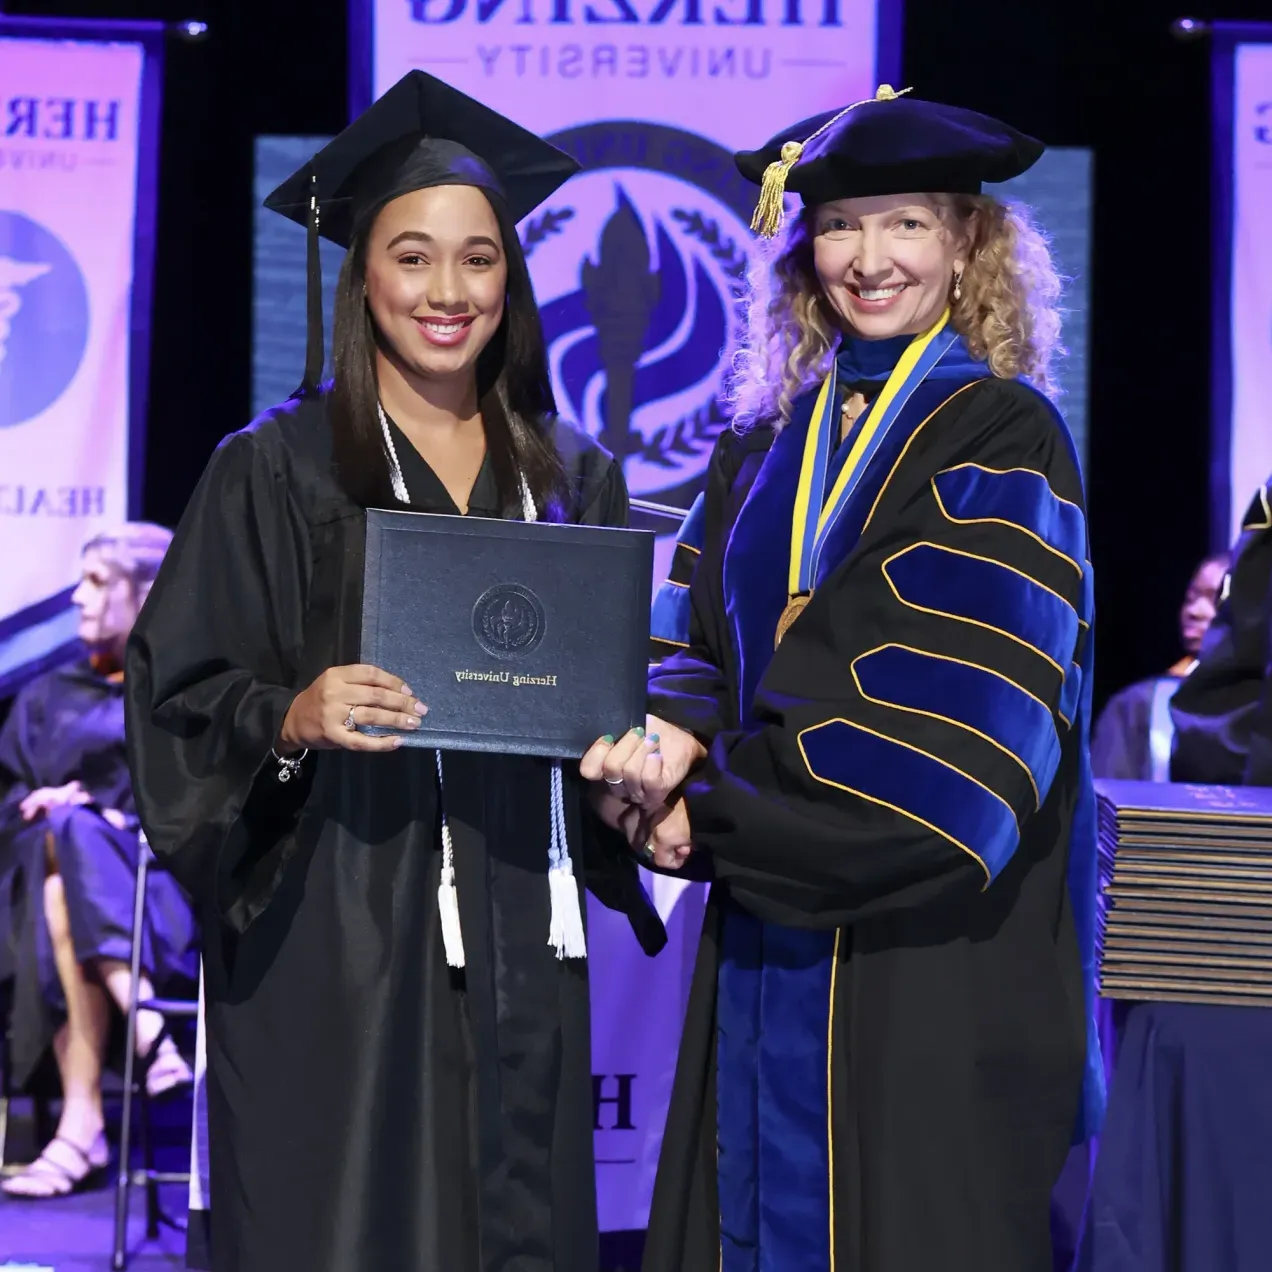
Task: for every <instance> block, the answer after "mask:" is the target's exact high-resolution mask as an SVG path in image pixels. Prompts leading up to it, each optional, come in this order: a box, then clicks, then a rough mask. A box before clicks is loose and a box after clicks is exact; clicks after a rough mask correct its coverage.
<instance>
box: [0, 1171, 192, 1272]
mask: <svg viewBox="0 0 1272 1272" xmlns="http://www.w3.org/2000/svg"><path fill="white" fill-rule="evenodd" d="M161 1193H162V1196H163V1202H164V1205H165V1207H166V1208H167V1209H168V1210H169V1212H170V1213H173V1214H177V1215H179V1216H180V1217H182V1219H183V1221H184V1214H185V1190H184V1189H183V1188H178V1187H171V1188H164V1189H162V1190H161ZM144 1210H145V1203H144V1200H143V1198H142V1197H141V1196H140V1195H138V1194H136V1193H134V1195H133V1206H132V1223H131V1226H130V1229H129V1233H128V1248H129V1250H130V1251H132V1252H133V1257H132V1258H130V1259H129V1262H128V1267H129V1268H130V1269H132V1270H134V1272H160V1270H161V1269H162V1272H172V1270H173V1269H176V1268H183V1267H184V1266H185V1234H184V1233H181V1232H173V1231H172V1230H171V1229H170V1228H161V1229H160V1237H159V1240H158V1241H157V1242H147V1241H146V1240H145V1226H146V1225H145V1215H144ZM114 1224H115V1207H114V1192H113V1190H112V1189H109V1188H108V1189H105V1190H103V1191H101V1192H92V1193H84V1194H81V1195H80V1196H78V1197H66V1198H63V1199H61V1200H59V1201H53V1202H48V1201H46V1202H30V1201H27V1202H17V1201H10V1200H8V1199H7V1198H4V1197H0V1272H3V1269H4V1268H5V1266H6V1263H5V1261H6V1260H7V1261H8V1262H9V1263H17V1264H24V1263H25V1264H34V1265H35V1266H36V1267H40V1268H51V1269H55V1272H107V1270H108V1269H109V1268H110V1252H111V1243H112V1241H113V1239H114V1231H115V1228H114Z"/></svg>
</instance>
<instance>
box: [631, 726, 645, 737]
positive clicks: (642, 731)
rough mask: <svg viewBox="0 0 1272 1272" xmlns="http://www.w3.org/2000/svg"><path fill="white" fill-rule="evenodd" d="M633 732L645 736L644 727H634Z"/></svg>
mask: <svg viewBox="0 0 1272 1272" xmlns="http://www.w3.org/2000/svg"><path fill="white" fill-rule="evenodd" d="M632 732H633V733H635V734H636V736H637V737H638V738H643V737H644V736H645V730H644V729H639V728H638V729H633V730H632Z"/></svg>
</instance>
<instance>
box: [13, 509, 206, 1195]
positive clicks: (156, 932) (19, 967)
mask: <svg viewBox="0 0 1272 1272" xmlns="http://www.w3.org/2000/svg"><path fill="white" fill-rule="evenodd" d="M171 537H172V536H171V534H170V533H169V531H167V530H165V529H163V528H162V527H160V526H152V525H146V524H131V525H125V526H123V527H122V528H121V529H120V530H119V531H117V532H116V533H114V534H110V535H99V536H98V537H96V538H94V539H92V540H91V541H90V542H89V543H88V544H86V545H85V547H84V550H83V559H82V577H81V579H80V583H79V586H78V587H77V588H76V589H75V593H74V596H73V597H72V600H73V601H74V603H75V605H76V606H78V608H79V611H80V622H79V635H80V639H81V640H82V641H83V643H84V645H85V646H86V648H87V657H86V658H85V659H84V661H82V662H79V663H74V664H71V665H69V666H66V667H63V668H59V669H57V670H54V671H52V672H49V673H47V674H46V675H43V676H40V677H38V678H37V679H35V680H33V681H31V682H30V683H29V684H28V685H26V686H25V687H24V688H23V689H22V690H21V692H20V693H19V694H18V697H17V699H16V701H15V702H14V705H13V710H12V712H11V713H10V715H9V718H8V720H7V721H6V722H5V724H4V728H3V729H2V730H0V979H7V978H12V980H13V982H14V984H13V1014H12V1020H11V1022H10V1030H11V1044H12V1045H11V1049H10V1054H11V1061H12V1065H13V1079H14V1081H15V1082H16V1083H17V1084H19V1085H21V1084H25V1083H27V1082H29V1081H30V1079H31V1077H32V1076H33V1074H34V1073H35V1071H36V1069H37V1067H38V1066H39V1064H40V1062H41V1060H42V1059H43V1058H44V1056H45V1054H46V1053H47V1051H48V1049H49V1047H50V1046H51V1047H52V1049H53V1055H54V1058H55V1059H56V1062H57V1068H58V1072H59V1075H60V1077H61V1083H62V1095H63V1104H62V1116H61V1120H60V1121H59V1123H58V1127H57V1132H56V1135H55V1136H54V1138H53V1139H52V1140H51V1141H50V1142H49V1144H48V1145H47V1146H46V1147H45V1148H44V1151H43V1152H42V1153H41V1155H40V1157H39V1158H38V1160H37V1161H35V1162H34V1163H32V1165H31V1166H29V1167H28V1168H27V1169H26V1170H25V1171H23V1172H22V1173H21V1174H19V1175H16V1176H14V1177H13V1178H11V1179H9V1180H7V1181H6V1182H5V1183H4V1185H3V1188H4V1191H5V1192H6V1193H7V1194H8V1195H10V1196H12V1197H25V1198H33V1199H45V1198H50V1197H61V1196H65V1195H67V1194H68V1193H71V1192H76V1191H79V1190H81V1189H83V1188H85V1187H87V1186H89V1185H90V1184H92V1183H96V1182H98V1181H100V1180H101V1179H102V1177H103V1173H104V1169H105V1166H106V1161H107V1156H108V1151H107V1145H106V1135H105V1131H104V1119H103V1114H102V1094H101V1073H102V1064H103V1060H104V1057H105V1054H106V1046H107V1040H108V1037H109V1033H110V1024H111V1011H110V1007H111V1003H112V1002H113V1003H114V1004H115V1005H116V1006H117V1007H118V1008H119V1009H120V1010H121V1011H123V1010H125V1009H126V1007H127V1004H128V1001H129V998H130V995H131V993H132V988H133V986H132V977H131V973H130V970H129V954H130V948H131V940H132V926H133V904H134V896H135V891H136V874H137V856H138V849H139V845H138V839H137V818H136V816H135V814H134V811H133V797H132V789H131V783H130V780H129V775H128V765H127V759H126V755H125V751H124V704H123V676H122V672H121V670H120V668H121V666H122V658H123V652H124V643H125V641H126V640H127V639H128V633H129V631H130V630H131V629H132V625H133V622H134V620H135V619H136V617H137V613H138V611H139V609H140V608H141V604H142V602H143V601H144V599H145V597H146V593H147V592H148V591H149V589H150V584H151V583H152V582H153V580H154V577H155V574H156V572H157V571H158V569H159V563H160V561H161V560H162V559H163V555H164V552H165V551H166V550H167V547H168V543H169V541H170V539H171ZM147 902H148V904H147V929H148V931H147V940H146V942H145V946H144V949H143V955H142V966H143V968H144V969H145V972H144V975H143V976H142V978H141V983H140V986H139V987H138V988H139V992H140V995H141V997H143V998H146V997H151V996H153V994H154V988H153V985H152V979H153V980H154V981H157V982H159V983H160V985H161V986H162V984H163V983H164V982H165V981H171V980H172V979H174V978H175V977H176V976H178V975H184V976H186V977H193V976H195V975H197V967H198V964H197V958H198V955H197V945H196V933H195V924H194V919H193V916H192V913H191V909H190V905H189V903H188V902H187V900H186V899H185V896H184V895H183V894H182V892H181V891H180V889H179V888H178V887H177V885H176V883H175V882H174V881H173V880H172V879H171V877H170V876H168V875H167V874H163V873H158V874H155V875H153V876H151V879H150V882H149V888H148V891H147ZM137 1051H138V1055H139V1056H140V1058H141V1061H142V1066H143V1072H144V1073H145V1080H146V1086H147V1089H148V1091H149V1092H150V1094H151V1095H160V1094H163V1093H165V1092H167V1091H170V1090H172V1089H173V1088H175V1087H177V1086H180V1085H182V1084H184V1083H188V1082H189V1081H190V1078H191V1074H190V1070H189V1067H188V1066H187V1065H186V1063H185V1061H184V1060H183V1059H182V1058H181V1056H180V1054H179V1053H178V1051H177V1049H176V1047H175V1045H174V1044H173V1042H172V1040H171V1038H169V1037H168V1036H167V1034H166V1033H165V1032H164V1020H163V1017H162V1016H160V1015H158V1013H155V1012H142V1013H140V1015H139V1016H138V1021H137Z"/></svg>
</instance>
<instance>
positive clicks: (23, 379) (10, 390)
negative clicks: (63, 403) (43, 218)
mask: <svg viewBox="0 0 1272 1272" xmlns="http://www.w3.org/2000/svg"><path fill="white" fill-rule="evenodd" d="M87 344H88V289H87V287H86V286H85V284H84V276H83V274H81V273H80V269H79V266H78V265H77V264H76V263H75V258H74V257H73V256H72V255H71V254H70V252H69V251H68V250H67V248H66V245H65V244H64V243H63V242H62V241H61V240H60V239H59V238H57V237H56V236H55V235H54V234H52V233H50V232H49V231H48V230H47V229H45V228H44V226H42V225H40V224H38V223H37V222H35V221H32V220H31V219H30V218H29V217H25V216H23V215H22V214H21V213H19V212H3V211H0V428H6V427H8V426H9V425H12V424H22V423H24V422H25V421H27V420H29V419H32V418H34V417H35V416H37V415H39V414H40V412H41V411H44V410H47V409H48V408H49V407H50V406H52V405H53V403H54V402H56V401H57V400H58V398H60V397H61V396H62V394H63V393H65V392H66V390H67V389H68V388H69V387H70V384H71V381H72V380H74V379H75V373H76V372H77V371H78V370H79V367H80V362H81V361H82V360H83V358H84V350H85V348H86V346H87Z"/></svg>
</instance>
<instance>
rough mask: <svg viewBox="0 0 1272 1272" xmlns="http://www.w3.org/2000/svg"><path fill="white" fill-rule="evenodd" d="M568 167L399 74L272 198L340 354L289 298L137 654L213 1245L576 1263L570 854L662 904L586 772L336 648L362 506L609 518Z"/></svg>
mask: <svg viewBox="0 0 1272 1272" xmlns="http://www.w3.org/2000/svg"><path fill="white" fill-rule="evenodd" d="M483 156H486V157H488V158H484V157H483ZM575 169H576V165H575V164H574V163H573V161H572V160H570V159H569V158H568V157H567V156H565V155H564V154H562V153H560V152H559V151H557V150H555V149H554V148H553V147H551V146H548V145H546V144H545V143H543V142H540V141H539V140H538V139H537V138H535V137H533V136H532V135H530V134H529V133H526V132H525V131H523V130H522V129H520V128H518V127H517V126H516V125H514V124H512V123H511V122H509V121H508V120H506V119H503V118H501V117H500V116H499V115H497V114H495V113H494V112H492V111H490V110H488V109H486V108H485V107H483V106H481V105H480V104H479V103H477V102H475V101H472V100H471V99H469V98H467V97H465V96H464V95H462V94H460V93H458V92H455V91H454V90H452V89H450V88H448V87H447V86H446V85H445V84H442V83H441V82H439V81H437V80H435V79H433V78H432V77H431V76H428V75H425V74H423V73H421V72H413V73H412V74H410V75H408V76H407V77H406V78H405V79H404V80H402V81H401V82H400V83H399V84H398V85H397V86H396V87H394V88H393V89H391V90H390V91H389V92H388V93H387V94H385V95H384V96H383V97H382V98H381V99H380V100H379V101H378V102H377V103H376V104H375V105H374V106H372V107H371V109H370V110H369V111H368V112H367V113H366V114H365V115H363V116H362V117H360V118H359V119H358V120H356V121H355V122H354V123H353V124H352V125H351V126H350V127H349V128H348V129H347V130H346V131H345V132H344V133H342V134H341V135H340V136H339V137H337V138H336V139H335V140H334V141H333V142H331V143H330V144H329V145H328V146H327V147H326V148H325V149H323V150H322V151H320V152H319V153H318V154H317V155H316V156H315V157H314V158H313V159H312V161H311V162H310V164H309V165H307V167H306V169H305V170H303V171H302V172H300V173H297V174H296V175H295V177H293V178H292V179H290V180H289V181H288V182H286V183H285V184H284V185H283V186H281V187H280V188H279V190H278V191H276V192H275V193H274V194H273V195H271V196H270V199H269V200H268V201H267V202H268V205H269V206H271V207H273V208H275V209H276V210H279V211H280V212H282V213H283V214H285V215H288V216H290V217H292V218H294V219H296V220H299V221H301V222H302V223H303V222H306V221H307V222H308V224H309V228H310V234H311V244H310V247H311V254H310V262H311V271H312V270H313V268H314V266H315V263H316V261H317V250H316V237H315V236H316V234H317V233H319V232H320V233H321V234H323V235H325V236H326V237H328V238H330V239H332V240H334V241H335V242H337V243H339V244H340V245H341V246H343V247H346V248H347V249H348V255H347V256H346V259H345V263H344V267H343V269H342V272H341V277H340V283H339V287H338V298H337V301H336V309H335V319H334V327H333V331H334V345H335V358H334V380H333V382H332V383H331V384H330V385H328V386H325V387H322V388H319V387H317V385H318V377H319V374H320V371H321V365H322V337H321V326H320V324H319V325H318V326H317V327H316V329H315V328H314V327H312V326H311V331H310V349H309V359H308V364H307V373H306V383H305V386H304V388H303V391H302V392H301V393H300V394H299V395H298V397H297V398H295V399H294V400H292V401H290V402H288V403H287V404H285V405H283V406H281V407H279V408H277V409H275V410H272V411H270V412H267V413H266V414H265V415H264V416H263V417H261V418H260V419H258V420H257V421H256V422H255V423H254V424H253V425H252V426H251V427H249V428H248V429H246V430H244V431H243V432H240V433H237V434H234V435H232V436H230V437H229V438H227V439H226V440H225V441H224V442H223V443H222V445H221V446H220V448H219V449H218V451H217V452H216V454H215V455H214V457H213V459H212V461H211V463H210V464H209V466H208V469H207V472H206V473H205V475H204V477H203V480H202V482H201V483H200V485H199V488H198V490H197V491H196V493H195V495H194V497H193V500H192V502H191V504H190V506H189V508H188V509H187V511H186V514H185V517H184V518H183V520H182V523H181V526H180V527H179V529H178V531H177V535H176V539H175V542H174V544H173V548H172V552H171V554H170V556H169V559H168V562H167V563H166V564H165V567H164V570H163V571H162V573H161V574H160V576H159V579H158V580H157V582H156V584H155V588H154V591H153V593H152V595H151V598H150V602H149V604H148V605H147V607H146V609H145V612H144V613H143V614H142V616H141V620H140V622H139V623H138V626H137V629H136V631H135V633H134V636H133V640H132V642H131V645H130V650H129V663H128V672H129V681H128V684H129V699H128V705H129V730H130V739H131V745H132V761H133V766H134V771H135V774H136V785H137V803H138V807H139V810H140V812H141V816H142V820H143V822H144V823H145V825H146V828H147V831H148V834H149V836H150V840H151V843H152V844H153V845H154V847H155V850H156V851H157V852H158V853H160V854H161V855H162V856H163V857H164V859H165V860H166V862H167V864H168V865H169V866H170V868H171V869H172V871H173V872H174V873H175V874H176V875H177V876H178V878H180V879H182V880H183V881H184V882H185V884H186V885H187V887H188V888H189V890H190V891H191V893H192V894H193V895H194V896H195V897H196V899H197V900H198V902H199V904H200V907H201V911H202V916H203V923H204V931H205V936H204V949H203V955H204V968H205V988H206V996H207V1052H208V1116H209V1141H210V1147H211V1212H212V1219H211V1258H212V1264H213V1267H214V1268H215V1269H216V1270H217V1272H267V1270H270V1272H272V1270H273V1269H277V1268H297V1269H299V1268H303V1269H305V1272H350V1269H366V1270H367V1272H501V1270H503V1269H508V1270H511V1269H514V1268H515V1269H517V1270H518V1272H549V1270H553V1272H594V1270H595V1267H596V1261H597V1252H596V1250H597V1233H596V1207H595V1191H594V1180H593V1161H592V1120H593V1117H592V1083H591V1066H590V1048H589V1023H588V982H587V967H586V961H585V957H584V955H585V947H584V940H583V930H582V920H581V898H580V886H581V883H582V878H581V876H582V874H583V861H584V859H586V861H587V870H588V884H589V886H591V887H592V888H593V889H594V890H596V891H598V893H600V894H601V898H602V900H605V901H606V902H607V903H610V904H613V905H615V906H617V907H619V908H624V909H627V911H628V912H629V913H630V914H631V915H632V918H633V923H634V924H636V925H637V928H638V935H641V936H642V937H643V939H644V941H645V943H646V945H647V947H648V948H651V949H652V948H656V946H657V944H658V941H659V938H660V936H661V925H660V924H659V923H658V921H657V917H656V915H653V914H652V912H651V911H650V910H649V908H648V903H647V900H646V898H645V894H644V893H643V891H642V890H641V889H640V886H639V883H638V881H637V879H636V877H635V876H636V871H635V867H634V865H632V864H631V862H630V858H629V857H628V856H627V855H626V853H625V851H624V850H625V845H624V844H623V843H622V842H621V840H619V839H618V837H616V836H612V834H611V832H609V831H607V830H606V829H605V828H604V827H603V825H602V824H601V822H600V821H599V820H598V819H597V818H596V817H595V816H594V814H593V813H592V811H591V809H590V808H589V807H588V803H587V793H586V788H585V786H584V785H583V783H582V782H581V781H580V780H579V779H578V776H577V773H566V774H564V775H563V776H562V775H560V770H559V768H558V769H557V770H556V773H555V774H554V766H553V765H552V764H550V763H549V762H547V761H539V760H536V759H534V758H530V757H512V756H499V755H483V754H463V753H458V752H445V753H441V754H438V753H435V752H433V751H431V750H425V749H420V748H415V747H403V748H400V747H399V744H400V742H401V738H402V735H403V734H404V733H405V732H406V731H408V730H410V729H412V728H415V727H418V725H419V722H420V720H421V719H422V717H423V714H424V712H425V710H426V704H425V703H422V702H420V701H419V700H418V699H417V698H416V696H415V695H414V694H413V693H412V691H411V688H410V687H409V686H407V685H405V684H403V683H402V681H401V679H400V678H399V677H398V676H397V675H395V674H393V669H392V668H377V667H372V666H366V665H362V664H361V663H360V662H359V632H360V619H361V604H362V577H363V562H364V535H365V525H366V516H365V509H366V508H367V507H368V506H380V507H389V508H393V507H404V508H410V509H412V510H415V511H417V512H426V513H446V514H449V515H452V516H455V515H459V514H465V515H467V516H473V517H496V518H514V519H521V518H524V519H527V520H533V519H535V518H542V519H545V520H546V519H555V520H561V521H572V522H582V523H588V524H593V525H608V526H618V525H622V524H623V523H624V520H625V518H626V513H627V496H626V491H625V487H624V483H623V479H622V474H621V471H620V469H619V466H618V465H617V464H616V463H615V462H614V461H613V460H612V459H611V458H610V456H608V455H607V454H606V453H605V452H604V451H602V450H601V449H600V448H599V447H598V446H596V445H595V444H594V443H593V442H591V441H590V440H589V439H588V438H587V437H586V436H585V435H584V434H582V433H581V432H579V431H578V430H576V429H574V428H573V427H571V426H569V425H567V424H565V423H563V422H561V421H559V420H557V419H556V418H555V416H554V415H553V413H552V407H553V404H552V394H551V388H550V382H549V377H548V368H547V363H546V357H545V353H544V345H543V336H542V330H541V327H540V324H539V319H538V314H537V311H536V309H535V306H534V300H533V294H532V290H531V285H530V279H529V274H528V271H527V268H526V263H525V258H524V255H523V253H522V250H521V248H520V245H519V243H518V240H517V237H516V231H515V224H516V222H517V220H518V219H520V218H521V217H523V216H525V215H526V214H527V213H528V212H530V211H531V210H532V208H533V207H534V206H535V205H536V204H537V203H538V202H539V201H541V200H542V199H544V198H547V197H548V196H549V195H550V194H551V192H552V191H553V190H555V189H556V188H557V187H558V186H559V185H560V183H561V182H562V181H564V180H565V179H566V178H567V177H569V176H570V175H571V174H572V173H573V172H574V171H575ZM314 282H315V280H314V278H313V275H312V273H311V278H310V285H311V288H313V285H314ZM315 295H316V293H315V292H314V291H312V290H311V296H310V299H311V305H312V303H313V301H314V300H315ZM313 312H314V311H313V309H312V308H311V315H312V314H313ZM400 586H402V587H403V588H411V587H419V586H421V584H420V582H419V580H415V579H409V578H408V579H402V580H400ZM368 726H379V727H380V728H383V729H388V730H390V732H388V733H384V734H381V735H378V736H375V735H370V734H367V733H366V732H364V730H365V729H367V727H368ZM562 830H563V831H564V834H563V835H562V834H561V833H560V832H561V831H562ZM607 835H609V836H611V838H612V839H613V840H614V844H613V846H612V847H607V840H606V836H607ZM550 938H551V940H550Z"/></svg>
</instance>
